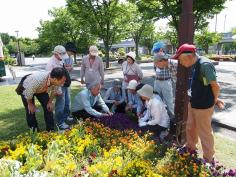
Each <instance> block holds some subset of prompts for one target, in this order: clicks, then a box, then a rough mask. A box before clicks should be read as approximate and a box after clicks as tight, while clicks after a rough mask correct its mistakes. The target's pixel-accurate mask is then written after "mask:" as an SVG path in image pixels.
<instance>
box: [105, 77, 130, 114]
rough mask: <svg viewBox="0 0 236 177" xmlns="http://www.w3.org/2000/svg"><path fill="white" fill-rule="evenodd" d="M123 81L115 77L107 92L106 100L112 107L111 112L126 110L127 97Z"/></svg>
mask: <svg viewBox="0 0 236 177" xmlns="http://www.w3.org/2000/svg"><path fill="white" fill-rule="evenodd" d="M121 85H122V84H121V81H120V80H119V79H115V80H114V81H113V82H112V87H110V88H109V89H108V90H107V91H106V94H105V97H104V101H105V103H106V105H107V106H108V107H109V108H110V109H111V112H113V113H115V112H119V113H124V112H125V105H126V103H125V97H124V94H123V93H122V89H121Z"/></svg>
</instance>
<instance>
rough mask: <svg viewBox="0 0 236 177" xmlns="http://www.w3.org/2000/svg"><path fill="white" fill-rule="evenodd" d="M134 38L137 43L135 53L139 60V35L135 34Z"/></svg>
mask: <svg viewBox="0 0 236 177" xmlns="http://www.w3.org/2000/svg"><path fill="white" fill-rule="evenodd" d="M133 39H134V43H135V54H136V59H138V60H139V53H138V46H139V45H138V44H139V37H137V36H135V37H134V38H133Z"/></svg>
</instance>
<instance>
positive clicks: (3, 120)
mask: <svg viewBox="0 0 236 177" xmlns="http://www.w3.org/2000/svg"><path fill="white" fill-rule="evenodd" d="M15 88H16V86H1V87H0V140H8V139H11V138H13V137H14V136H17V135H19V134H20V133H23V132H26V131H29V128H28V126H27V123H26V118H25V109H24V106H23V103H22V101H21V97H20V96H19V95H17V94H16V92H15ZM78 90H79V88H78V87H76V86H72V90H71V91H72V99H73V96H74V95H75V94H76V93H77V92H78ZM36 104H37V105H38V106H37V107H38V108H39V109H40V112H39V113H36V117H37V121H38V124H39V128H40V130H45V129H46V128H45V121H44V118H43V110H42V107H41V106H40V104H39V102H38V101H37V99H36Z"/></svg>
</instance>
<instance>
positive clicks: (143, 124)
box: [138, 121, 147, 127]
mask: <svg viewBox="0 0 236 177" xmlns="http://www.w3.org/2000/svg"><path fill="white" fill-rule="evenodd" d="M138 125H139V127H144V126H146V125H147V123H146V122H143V121H139V123H138Z"/></svg>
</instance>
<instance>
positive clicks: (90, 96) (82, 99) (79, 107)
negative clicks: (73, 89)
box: [72, 81, 112, 118]
mask: <svg viewBox="0 0 236 177" xmlns="http://www.w3.org/2000/svg"><path fill="white" fill-rule="evenodd" d="M100 91H101V84H100V82H99V81H94V82H92V83H90V84H88V87H87V89H84V90H82V91H80V92H79V93H78V94H77V95H76V96H75V99H74V104H73V106H72V115H73V116H74V117H76V118H88V117H103V116H111V115H112V113H111V112H110V111H109V108H108V107H107V105H106V104H105V102H104V101H103V99H102V97H101V95H100Z"/></svg>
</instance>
